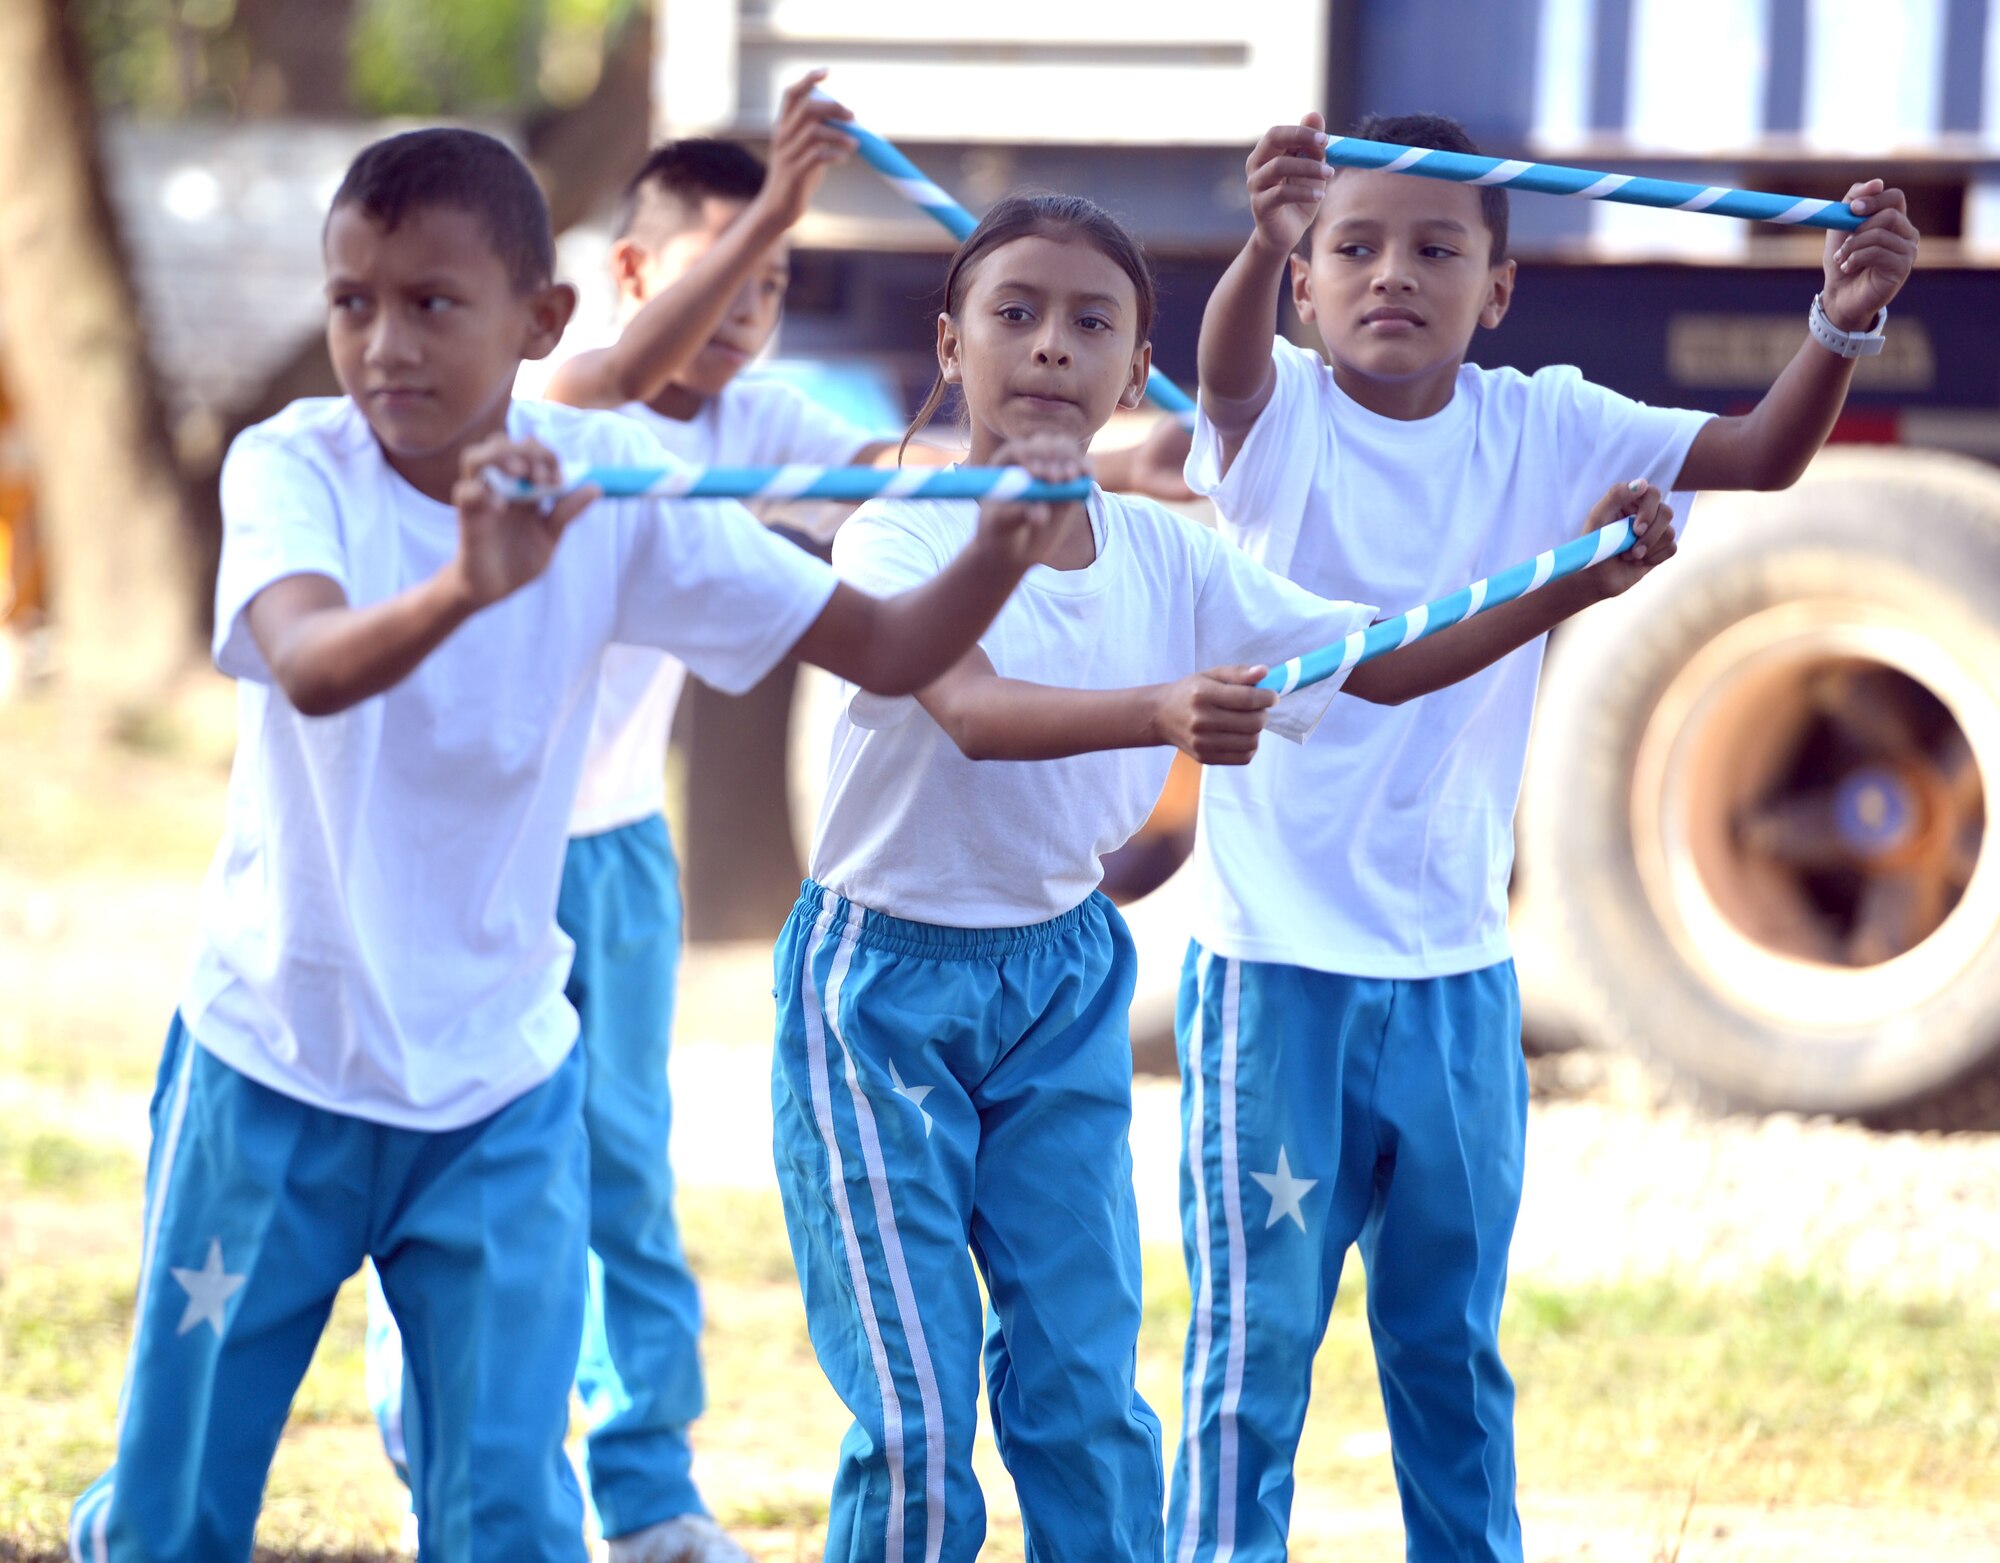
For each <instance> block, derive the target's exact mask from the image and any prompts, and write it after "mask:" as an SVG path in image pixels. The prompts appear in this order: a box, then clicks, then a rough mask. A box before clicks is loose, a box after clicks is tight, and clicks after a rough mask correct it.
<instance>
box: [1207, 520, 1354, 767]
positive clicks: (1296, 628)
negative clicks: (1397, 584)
mask: <svg viewBox="0 0 2000 1563" xmlns="http://www.w3.org/2000/svg"><path fill="white" fill-rule="evenodd" d="M1186 524H1187V525H1188V527H1189V529H1190V530H1191V531H1194V532H1196V533H1198V534H1199V535H1200V539H1201V540H1200V542H1198V543H1197V545H1196V546H1197V547H1198V548H1199V549H1200V550H1201V552H1202V554H1203V555H1204V558H1203V561H1202V562H1203V564H1204V565H1205V571H1204V574H1203V576H1202V581H1201V592H1200V595H1199V596H1198V597H1197V598H1196V600H1195V647H1196V655H1197V657H1198V659H1199V661H1200V664H1201V666H1202V667H1205V668H1210V667H1221V666H1225V665H1228V664H1230V663H1242V662H1251V663H1256V662H1261V663H1264V664H1266V665H1267V666H1270V667H1277V666H1279V665H1280V664H1282V663H1285V662H1288V661H1290V660H1291V659H1292V658H1293V657H1298V656H1303V655H1304V654H1305V653H1307V652H1309V651H1317V650H1318V649H1319V648H1320V647H1322V646H1330V645H1332V644H1333V643H1334V642H1336V641H1340V640H1345V639H1346V638H1347V637H1348V636H1349V635H1351V634H1353V633H1354V631H1356V630H1359V629H1366V628H1367V627H1368V626H1369V625H1370V624H1371V623H1373V622H1374V620H1375V614H1376V610H1375V609H1374V608H1373V607H1372V606H1370V605H1369V604H1367V603H1358V602H1345V601H1342V600H1340V599H1339V598H1333V597H1318V596H1315V595H1314V594H1313V593H1311V592H1309V591H1307V590H1306V589H1305V588H1304V587H1303V586H1300V585H1298V584H1297V583H1295V582H1292V581H1288V580H1286V579H1285V578H1284V577H1283V576H1281V575H1274V574H1273V573H1272V572H1271V571H1269V570H1267V569H1265V568H1264V566H1262V565H1261V564H1259V563H1257V561H1256V560H1254V559H1252V558H1250V557H1249V556H1248V555H1246V554H1244V553H1242V552H1240V551H1239V550H1237V549H1235V548H1232V547H1230V546H1229V545H1228V544H1226V543H1224V542H1222V541H1221V540H1220V539H1219V538H1217V537H1215V536H1214V535H1213V534H1210V533H1208V532H1205V531H1203V530H1202V529H1201V528H1199V527H1196V526H1195V525H1194V523H1192V522H1189V523H1186ZM1344 682H1345V680H1344V679H1337V678H1329V679H1323V680H1322V681H1320V682H1319V683H1317V684H1312V685H1308V686H1307V687H1306V688H1304V689H1301V690H1297V691H1295V692H1294V693H1292V694H1289V695H1286V696H1285V697H1284V698H1283V699H1282V700H1280V701H1279V702H1278V704H1277V706H1276V707H1275V708H1274V709H1273V710H1272V712H1271V720H1270V731H1272V732H1274V733H1276V734H1277V735H1278V736H1279V737H1281V738H1289V739H1291V740H1292V741H1293V742H1299V741H1302V740H1303V739H1304V738H1306V737H1307V736H1308V735H1309V734H1310V733H1311V732H1312V730H1313V728H1314V727H1316V726H1317V725H1318V724H1319V719H1320V718H1321V717H1322V716H1324V715H1325V714H1326V709H1327V707H1328V706H1329V705H1330V704H1331V703H1332V701H1333V697H1334V696H1335V695H1336V694H1338V693H1339V692H1340V687H1341V685H1342V683H1344Z"/></svg>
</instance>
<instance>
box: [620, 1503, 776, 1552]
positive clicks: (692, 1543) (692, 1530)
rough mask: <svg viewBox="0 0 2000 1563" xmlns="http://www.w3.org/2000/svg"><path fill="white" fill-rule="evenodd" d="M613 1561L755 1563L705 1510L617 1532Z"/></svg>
mask: <svg viewBox="0 0 2000 1563" xmlns="http://www.w3.org/2000/svg"><path fill="white" fill-rule="evenodd" d="M610 1557H611V1563H755V1560H754V1559H753V1558H752V1557H751V1556H750V1554H749V1553H747V1552H745V1551H744V1550H743V1549H742V1548H741V1547H739V1546H737V1545H736V1543H735V1542H733V1541H731V1540H730V1539H729V1536H728V1533H727V1532H725V1531H724V1530H723V1528H722V1527H721V1526H720V1525H718V1524H716V1523H715V1521H714V1520H712V1519H710V1518H709V1517H708V1516H707V1515H706V1514H677V1515H675V1516H674V1517H673V1518H672V1519H670V1520H662V1521H661V1522H660V1523H659V1524H657V1525H648V1526H647V1527H646V1528H645V1529H644V1530H635V1531H633V1532H632V1534H631V1535H629V1536H617V1537H614V1538H613V1539H612V1542H611V1547H610Z"/></svg>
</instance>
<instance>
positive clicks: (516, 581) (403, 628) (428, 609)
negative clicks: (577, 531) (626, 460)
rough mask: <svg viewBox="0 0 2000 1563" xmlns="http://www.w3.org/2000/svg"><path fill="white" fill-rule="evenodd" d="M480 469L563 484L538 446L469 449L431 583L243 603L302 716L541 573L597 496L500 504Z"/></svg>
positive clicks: (309, 589)
mask: <svg viewBox="0 0 2000 1563" xmlns="http://www.w3.org/2000/svg"><path fill="white" fill-rule="evenodd" d="M489 465H490V466H495V467H498V468H500V469H501V470H502V471H503V472H506V473H508V474H509V475H511V476H514V477H521V478H526V479H528V480H529V481H530V482H532V483H537V484H551V485H553V484H557V483H559V482H560V481H561V479H562V464H561V463H560V462H559V461H558V460H557V459H556V457H555V455H554V453H553V452H551V451H549V450H547V449H545V448H544V447H542V446H540V445H536V444H534V443H532V442H530V441H521V442H519V443H514V442H510V441H508V440H507V439H506V438H505V436H495V437H494V438H493V439H490V440H485V441H482V442H481V443H480V444H478V445H475V446H473V447H471V448H470V449H468V450H467V451H466V453H465V457H464V461H463V463H462V465H461V468H460V476H459V479H458V483H457V485H456V487H455V488H454V489H453V491H452V498H453V500H454V502H455V503H456V504H457V506H458V516H459V550H458V553H457V555H456V556H455V557H454V558H453V559H452V560H451V561H450V563H448V564H446V565H445V567H444V568H443V569H441V570H440V571H438V573H437V574H436V575H434V576H432V577H430V579H428V580H425V581H420V582H418V583H417V584H416V585H415V586H412V587H409V588H407V589H406V590H404V591H401V592H398V593H397V594H396V595H395V596H393V597H389V598H385V599H384V600H383V601H381V602H377V603H370V604H368V605H367V606H365V607H360V608H356V607H352V606H350V605H349V604H348V601H347V594H346V593H345V592H344V591H342V590H341V588H340V585H339V583H338V582H336V581H334V580H332V579H330V578H329V577H327V576H324V575H313V574H305V575H291V576H286V577H285V578H283V579H282V580H278V581H273V582H272V583H271V584H270V585H269V586H267V587H265V588H264V589H263V590H262V591H261V592H259V593H258V594H257V595H256V596H255V597H253V598H252V599H251V600H250V605H249V607H248V609H247V610H246V617H247V618H248V620H249V625H250V634H251V638H252V639H254V640H255V641H256V643H257V649H258V650H259V651H260V652H261V653H262V654H263V657H264V663H265V665H266V666H267V667H268V668H269V669H270V670H271V677H272V679H273V681H274V682H275V683H276V684H277V685H278V687H279V688H280V689H281V690H283V691H284V694H285V698H286V699H287V700H289V701H290V702H291V703H292V705H293V706H294V707H296V708H297V709H298V710H299V711H300V712H301V713H303V714H304V715H306V716H332V715H334V714H335V713H336V712H340V711H345V710H347V709H348V708H349V707H350V706H355V705H359V704H360V703H361V702H362V701H364V700H366V699H368V698H370V697H371V696H374V695H379V694H381V693H382V692H383V691H385V690H388V689H393V688H394V687H395V686H396V685H397V684H400V683H401V682H402V681H403V680H404V679H405V678H407V677H409V675H410V674H411V673H412V672H414V671H415V670H416V668H417V665H418V664H419V663H421V662H422V661H423V660H424V658H425V657H427V656H429V655H430V654H431V653H432V652H433V651H435V650H436V649H437V648H438V646H439V645H441V644H442V643H443V642H444V640H445V638H446V637H447V636H448V635H450V634H451V632H452V631H453V630H455V629H457V628H458V626H459V625H461V624H463V623H464V622H465V621H466V620H467V619H469V618H470V617H472V615H473V614H475V613H477V612H478V611H479V610H480V609H481V608H483V607H486V606H487V605H488V604H490V603H495V602H498V601H499V600H500V599H501V598H502V597H505V596H506V595H507V594H508V593H509V592H512V591H515V590H516V589H518V588H519V587H522V586H525V585H526V584H527V583H528V582H529V581H531V580H533V579H534V578H535V577H536V576H538V575H540V574H541V573H542V571H543V570H544V569H546V568H547V567H548V562H549V559H550V557H551V556H552V555H553V554H554V552H555V546H556V543H557V542H558V541H559V540H560V538H561V537H562V532H563V528H564V527H566V526H567V525H568V524H569V522H570V520H571V518H572V517H574V516H575V515H577V514H578V513H579V512H580V511H581V510H583V509H584V507H585V506H587V505H588V504H590V502H591V501H592V500H594V499H595V498H596V497H597V490H596V489H594V488H585V489H578V490H577V491H575V492H574V493H571V494H566V495H564V496H563V497H562V498H561V499H560V500H557V501H556V502H554V503H553V504H552V505H550V507H549V508H548V509H547V510H543V509H542V508H541V506H540V505H538V504H533V503H526V504H508V503H506V502H505V501H503V500H501V499H500V498H499V497H498V496H497V495H496V494H494V492H493V491H492V490H491V489H490V488H488V487H487V485H486V483H485V482H484V480H483V479H482V478H481V477H480V476H479V473H480V469H481V468H482V467H486V466H489Z"/></svg>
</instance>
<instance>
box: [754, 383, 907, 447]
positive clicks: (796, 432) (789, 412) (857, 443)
mask: <svg viewBox="0 0 2000 1563" xmlns="http://www.w3.org/2000/svg"><path fill="white" fill-rule="evenodd" d="M738 384H739V385H741V386H742V389H743V398H742V404H741V406H739V407H732V408H729V409H728V412H727V416H728V417H729V418H730V419H731V420H732V428H731V431H730V432H731V434H732V435H739V437H740V438H742V440H743V441H744V445H743V446H742V448H741V456H740V458H739V459H740V460H741V462H742V464H743V465H745V466H757V467H764V466H770V467H782V466H786V465H794V466H813V467H843V466H846V465H847V464H849V463H850V462H852V461H853V460H854V459H855V458H856V457H857V456H859V455H860V454H861V452H862V450H863V449H865V448H866V447H867V446H868V445H870V444H872V443H873V442H874V439H875V436H873V435H871V434H870V433H869V432H868V431H867V430H866V429H863V428H861V427H860V426H859V425H858V424H853V423H849V422H848V421H847V420H846V419H845V418H843V417H841V416H840V414H839V413H837V412H834V411H832V410H831V409H830V408H827V407H823V406H821V405H820V404H819V403H818V402H816V401H814V400H813V399H812V398H811V397H810V396H808V395H806V394H805V392H803V391H801V390H799V389H798V388H797V387H796V386H791V385H787V384H785V382H784V381H782V380H754V379H749V378H745V379H744V380H741V381H739V382H738ZM739 431H740V434H739ZM730 443H731V444H732V445H733V444H734V443H735V439H734V438H732V439H731V440H730Z"/></svg>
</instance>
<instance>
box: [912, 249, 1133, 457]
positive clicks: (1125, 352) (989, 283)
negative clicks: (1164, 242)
mask: <svg viewBox="0 0 2000 1563" xmlns="http://www.w3.org/2000/svg"><path fill="white" fill-rule="evenodd" d="M1138 313H1139V303H1138V292H1137V290H1136V289H1135V288H1134V287H1133V285H1132V279H1131V278H1130V277H1128V276H1126V275H1125V272H1124V269H1123V268H1122V267H1120V266H1119V264H1118V263H1117V262H1116V261H1114V260H1112V259H1111V257H1110V256H1108V255H1106V254H1105V253H1104V252H1103V251H1102V250H1100V249H1098V248H1097V246H1096V245H1094V244H1090V243H1087V242H1084V241H1081V240H1074V239H1072V240H1067V241H1066V240H1064V239H1062V238H1052V237H1049V236H1047V235H1044V234H1030V235H1027V236H1025V237H1023V238H1019V239H1010V240H1009V241H1008V242H1007V243H1005V244H1001V245H998V246H996V247H995V248H994V249H992V250H990V251H989V252H988V253H986V254H985V255H983V256H981V257H980V258H979V259H978V260H977V261H975V262H974V263H973V271H972V275H971V277H970V279H969V280H968V281H967V283H966V285H965V291H964V295H963V297H962V298H961V299H960V301H959V313H958V318H957V319H953V318H952V316H950V315H948V314H941V315H939V316H938V344H937V345H938V367H939V370H940V371H941V372H942V374H943V376H944V379H945V382H946V383H947V384H951V385H957V386H958V387H959V388H960V389H961V391H962V392H963V393H964V396H965V406H966V410H967V413H968V414H969V415H970V417H971V420H972V459H973V460H974V461H984V460H986V459H987V458H988V456H989V455H990V453H991V452H992V451H993V450H994V449H997V448H998V446H999V445H1001V444H1002V443H1004V442H1006V441H1008V440H1018V439H1020V438H1022V437H1023V436H1025V435H1029V434H1040V433H1047V432H1054V433H1057V434H1062V435H1065V436H1068V437H1072V438H1074V439H1075V440H1076V442H1077V445H1078V448H1079V449H1081V448H1083V447H1085V446H1088V445H1089V443H1090V441H1091V439H1092V437H1093V436H1094V435H1095V434H1096V433H1097V431H1098V430H1099V429H1101V428H1103V427H1104V425H1105V423H1106V422H1107V421H1108V420H1109V419H1110V417H1111V415H1112V413H1113V412H1115V411H1117V409H1118V408H1120V407H1136V406H1138V405H1139V402H1140V399H1141V398H1142V397H1143V396H1144V394H1145V385H1146V370H1147V366H1148V365H1149V364H1150V363H1151V362H1152V349H1151V348H1150V347H1149V346H1147V344H1145V343H1143V342H1141V341H1139V340H1138V335H1139V323H1138Z"/></svg>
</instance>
